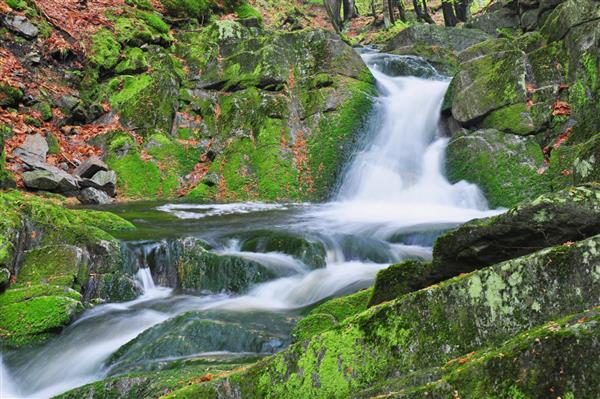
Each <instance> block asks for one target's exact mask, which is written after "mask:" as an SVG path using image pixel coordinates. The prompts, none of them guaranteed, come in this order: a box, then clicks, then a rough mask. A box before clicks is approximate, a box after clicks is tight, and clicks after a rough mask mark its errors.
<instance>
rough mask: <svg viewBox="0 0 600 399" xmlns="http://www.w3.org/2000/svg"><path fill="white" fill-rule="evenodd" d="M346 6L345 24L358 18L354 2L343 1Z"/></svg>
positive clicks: (352, 0) (350, 0) (349, 0)
mask: <svg viewBox="0 0 600 399" xmlns="http://www.w3.org/2000/svg"><path fill="white" fill-rule="evenodd" d="M343 1H344V2H343V5H344V22H346V21H350V20H351V19H352V18H354V17H356V5H355V4H354V0H343Z"/></svg>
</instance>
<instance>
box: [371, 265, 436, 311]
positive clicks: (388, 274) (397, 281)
mask: <svg viewBox="0 0 600 399" xmlns="http://www.w3.org/2000/svg"><path fill="white" fill-rule="evenodd" d="M430 271H431V264H429V263H424V262H421V261H417V260H406V261H404V262H402V263H399V264H397V265H392V266H390V267H388V268H387V269H384V270H381V271H380V272H379V273H377V277H376V279H375V286H374V287H373V294H372V296H371V297H370V299H369V306H374V305H378V304H380V303H383V302H386V301H391V300H394V299H396V298H398V297H400V296H402V295H405V294H408V293H410V292H412V291H415V290H418V289H421V288H424V287H426V286H428V285H430V283H428V278H429V272H430Z"/></svg>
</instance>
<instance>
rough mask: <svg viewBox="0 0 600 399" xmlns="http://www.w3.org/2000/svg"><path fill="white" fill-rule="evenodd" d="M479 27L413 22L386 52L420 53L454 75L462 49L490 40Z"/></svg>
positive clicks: (433, 63)
mask: <svg viewBox="0 0 600 399" xmlns="http://www.w3.org/2000/svg"><path fill="white" fill-rule="evenodd" d="M490 37H491V36H490V35H488V34H487V33H485V32H483V31H481V30H479V29H463V28H448V27H442V26H438V25H434V24H416V25H412V26H410V27H408V28H406V29H404V30H402V31H401V32H400V33H398V34H397V35H396V36H394V37H393V38H392V39H391V40H390V41H389V42H388V43H387V44H386V46H385V47H384V51H385V52H388V53H394V54H402V55H418V56H421V57H423V58H425V59H426V60H427V61H429V62H430V63H431V64H432V65H433V66H435V67H436V68H438V69H439V70H440V71H441V72H443V73H446V74H453V72H454V71H455V70H456V66H457V55H458V53H459V52H461V51H462V50H464V49H466V48H468V47H471V46H473V45H475V44H477V43H480V42H482V41H485V40H487V39H489V38H490Z"/></svg>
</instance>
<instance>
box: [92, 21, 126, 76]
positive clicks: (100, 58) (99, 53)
mask: <svg viewBox="0 0 600 399" xmlns="http://www.w3.org/2000/svg"><path fill="white" fill-rule="evenodd" d="M120 54H121V45H120V44H119V42H118V41H117V39H116V38H115V36H114V35H113V34H112V32H111V31H109V30H108V29H100V30H99V31H98V32H96V33H95V34H94V35H93V36H92V38H91V48H90V55H89V57H88V58H89V60H90V62H91V63H92V64H93V65H94V66H97V67H99V68H101V69H103V70H110V69H112V67H114V66H115V65H116V64H117V62H118V61H119V56H120Z"/></svg>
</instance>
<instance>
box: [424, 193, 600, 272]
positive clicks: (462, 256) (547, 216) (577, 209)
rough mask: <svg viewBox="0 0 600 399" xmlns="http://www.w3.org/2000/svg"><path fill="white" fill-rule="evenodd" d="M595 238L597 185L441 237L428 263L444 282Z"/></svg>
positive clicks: (599, 225) (599, 212) (599, 223)
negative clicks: (541, 251)
mask: <svg viewBox="0 0 600 399" xmlns="http://www.w3.org/2000/svg"><path fill="white" fill-rule="evenodd" d="M599 233H600V186H599V185H597V184H593V185H587V186H581V187H576V188H570V189H567V190H564V191H561V192H558V193H555V194H545V195H542V196H541V197H539V198H537V199H536V200H534V201H532V202H530V203H524V204H522V205H520V206H518V207H516V208H514V209H511V210H510V211H508V212H506V213H504V214H501V215H498V216H495V217H493V218H487V219H481V220H475V221H473V222H470V223H466V224H464V225H462V226H460V227H458V228H457V229H455V230H452V231H450V232H448V233H446V234H444V235H442V236H440V237H439V238H438V239H437V241H436V243H435V246H434V249H433V263H434V267H435V268H436V269H438V273H440V275H442V276H443V277H446V278H449V277H452V276H455V275H458V274H460V273H467V272H470V271H472V270H474V269H476V268H481V267H485V266H488V265H492V264H495V263H499V262H501V261H504V260H507V259H512V258H515V257H519V256H522V255H525V254H528V253H531V252H534V251H538V250H540V249H542V248H546V247H551V246H554V245H558V244H562V243H566V242H572V241H578V240H582V239H584V238H587V237H590V236H592V235H596V234H599ZM440 280H443V278H440Z"/></svg>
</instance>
